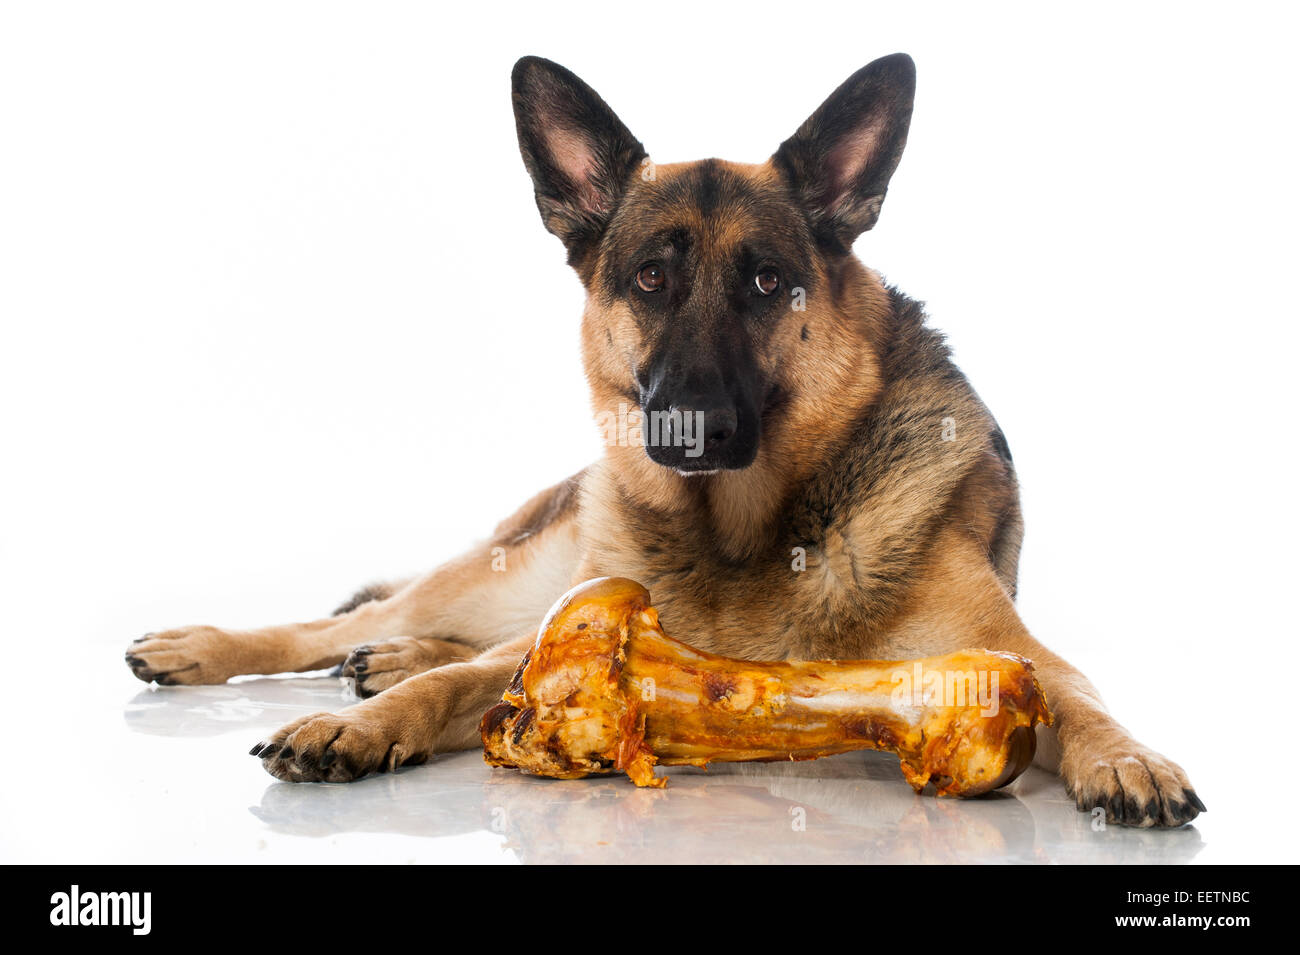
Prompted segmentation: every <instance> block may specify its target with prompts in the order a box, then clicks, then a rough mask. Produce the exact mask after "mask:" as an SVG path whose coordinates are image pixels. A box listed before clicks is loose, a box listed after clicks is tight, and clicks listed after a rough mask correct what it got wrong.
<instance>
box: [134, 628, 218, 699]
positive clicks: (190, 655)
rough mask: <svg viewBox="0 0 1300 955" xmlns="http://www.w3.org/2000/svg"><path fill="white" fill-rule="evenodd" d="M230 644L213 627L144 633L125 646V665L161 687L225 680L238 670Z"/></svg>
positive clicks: (137, 674) (143, 678) (142, 678)
mask: <svg viewBox="0 0 1300 955" xmlns="http://www.w3.org/2000/svg"><path fill="white" fill-rule="evenodd" d="M229 644H230V639H229V635H228V634H227V633H226V632H225V631H223V630H218V629H217V628H216V627H183V628H181V629H179V630H164V631H161V632H159V633H146V634H145V635H144V636H143V637H141V638H140V639H138V640H136V641H135V642H134V643H132V644H131V646H130V647H129V648H128V649H127V651H126V665H127V666H129V667H130V668H131V672H132V673H134V674H135V675H136V676H137V677H138V678H139V679H141V680H143V681H144V682H145V683H151V682H152V683H158V684H159V685H160V686H176V685H185V686H195V685H199V684H211V683H225V682H226V681H227V680H229V679H230V678H231V677H232V676H235V675H237V673H238V670H236V669H233V668H231V666H230V663H229V659H228V658H229V657H230V653H229V652H228V651H229Z"/></svg>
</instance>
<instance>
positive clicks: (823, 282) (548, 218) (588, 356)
mask: <svg viewBox="0 0 1300 955" xmlns="http://www.w3.org/2000/svg"><path fill="white" fill-rule="evenodd" d="M914 86H915V71H914V69H913V65H912V61H911V59H910V58H909V57H908V56H906V55H904V54H896V55H894V56H888V57H884V58H883V59H879V60H876V61H875V62H873V63H871V64H870V65H868V66H866V67H864V68H863V69H861V70H859V71H858V72H857V73H855V74H854V75H853V76H852V77H850V78H849V79H848V80H847V81H846V82H845V83H844V84H843V85H842V86H840V87H839V89H837V90H836V91H835V92H834V93H833V94H831V96H830V98H829V99H827V100H826V102H825V103H824V104H823V105H822V106H821V107H820V108H819V109H818V110H817V111H816V112H814V113H813V114H812V116H811V117H810V118H809V119H808V120H807V121H806V122H804V124H803V125H802V126H800V127H799V129H798V130H797V131H796V132H795V134H794V135H793V136H791V137H790V138H789V139H787V140H786V141H785V142H784V143H782V144H781V146H780V148H779V149H777V151H776V153H775V155H773V156H772V157H771V158H770V159H769V160H768V161H767V162H766V163H763V164H761V165H741V164H736V163H729V162H723V161H720V160H716V159H706V160H702V161H699V162H692V163H677V164H672V165H656V164H654V163H653V162H652V161H651V160H650V158H649V156H648V155H647V153H646V151H645V149H644V148H642V145H641V143H640V142H638V141H637V139H636V138H635V137H634V136H633V135H632V134H631V133H630V132H629V131H628V129H627V127H626V126H624V125H623V123H622V122H621V121H620V120H619V119H618V117H617V116H615V115H614V112H613V111H612V110H611V109H610V108H609V106H607V105H606V104H605V102H604V100H602V99H601V98H600V97H599V96H598V95H597V94H596V93H595V91H593V90H592V89H591V88H590V87H589V86H587V85H586V84H585V83H583V82H582V80H580V79H578V77H576V76H574V75H573V74H572V73H570V72H569V71H568V70H566V69H564V68H563V67H561V66H558V65H557V64H555V63H552V62H550V61H548V60H544V59H539V58H536V57H526V58H524V59H522V60H520V61H519V62H518V64H516V66H515V70H514V76H513V89H514V107H515V118H516V123H517V126H518V132H519V144H520V149H521V151H522V152H523V157H524V164H525V165H526V166H527V169H528V172H529V174H530V175H531V176H532V179H533V184H534V189H535V195H536V199H537V206H538V209H539V210H540V211H541V214H542V220H543V221H544V222H545V224H546V227H547V229H549V230H550V231H551V232H552V233H554V234H555V235H557V236H558V237H559V238H560V239H561V240H562V241H563V242H564V244H565V246H566V248H567V249H568V253H569V263H570V264H571V265H572V266H573V267H574V268H575V269H576V270H577V272H578V274H579V276H580V277H581V279H582V281H583V284H584V285H585V286H586V289H587V300H588V304H587V310H586V315H585V318H584V333H583V334H584V360H585V363H586V368H587V374H588V377H589V379H590V381H591V385H592V390H593V397H594V402H595V408H596V412H597V415H598V418H599V419H601V421H602V426H603V427H605V429H606V436H607V443H611V444H614V445H624V444H633V445H636V446H637V447H636V450H635V451H634V452H626V453H625V454H624V457H623V461H624V463H625V465H627V466H636V467H639V468H644V467H646V465H647V462H646V460H645V454H648V455H649V459H650V461H652V462H654V464H655V465H658V466H661V467H662V468H663V469H667V473H670V474H671V473H674V472H675V473H676V474H680V475H684V476H694V475H700V474H713V473H718V472H723V473H725V472H731V471H737V470H741V469H748V468H750V467H751V466H752V465H753V464H754V463H755V461H756V459H758V458H759V457H760V451H761V450H766V449H768V448H769V447H771V446H772V445H774V444H775V443H778V442H777V439H776V437H775V436H776V435H778V434H779V433H780V431H781V429H782V427H784V428H785V429H786V430H787V431H788V430H789V429H790V428H791V427H800V426H802V427H812V428H814V429H817V427H818V422H817V420H816V419H817V416H818V415H825V414H827V413H829V411H831V410H833V409H831V408H830V404H833V402H834V401H835V398H836V396H835V394H834V392H835V390H836V389H844V388H853V387H857V385H858V384H859V383H860V382H859V379H861V378H862V377H863V376H866V377H867V378H869V377H870V375H871V373H872V369H871V368H867V367H864V363H867V364H869V363H870V358H869V356H868V353H869V351H870V349H869V339H870V335H871V331H870V329H868V328H866V327H864V325H863V314H864V312H866V311H869V310H870V309H868V308H864V303H863V299H864V297H865V298H870V297H871V290H870V289H869V288H867V287H866V286H867V285H869V284H870V283H868V282H866V280H865V276H866V275H867V273H866V270H865V269H863V268H862V267H861V266H860V264H858V263H857V260H856V259H854V258H853V257H852V254H851V252H850V248H851V246H852V244H853V240H854V239H855V238H856V237H857V236H858V235H859V234H860V233H862V232H863V231H865V230H867V229H870V228H871V227H872V225H873V224H874V223H875V221H876V217H877V215H878V214H879V212H880V206H881V201H882V200H883V199H884V196H885V191H886V188H887V186H888V183H889V179H890V176H891V175H892V174H893V171H894V168H895V167H896V165H897V164H898V160H899V157H900V155H901V154H902V151H903V145H904V142H905V140H906V137H907V128H908V122H909V120H910V118H911V112H912V95H913V89H914ZM747 109H748V107H747ZM751 119H752V113H751V114H747V115H743V116H737V121H745V122H748V121H750V120H751ZM876 288H878V283H877V286H876ZM845 397H849V396H845ZM805 443H806V442H805ZM642 446H643V447H644V452H642V451H641V447H642ZM631 454H635V455H636V456H637V461H636V462H633V461H632V459H631V457H630V455H631Z"/></svg>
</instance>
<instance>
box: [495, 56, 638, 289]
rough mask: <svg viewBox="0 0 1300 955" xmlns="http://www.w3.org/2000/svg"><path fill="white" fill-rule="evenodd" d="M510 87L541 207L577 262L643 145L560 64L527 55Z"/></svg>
mask: <svg viewBox="0 0 1300 955" xmlns="http://www.w3.org/2000/svg"><path fill="white" fill-rule="evenodd" d="M511 86H512V89H513V99H514V105H515V126H516V128H517V129H518V132H519V151H520V152H521V153H523V157H524V165H525V166H526V167H527V169H528V174H529V175H530V176H532V177H533V191H534V194H535V196H536V198H537V209H538V211H539V212H541V214H542V221H543V222H544V223H545V224H546V228H547V229H548V230H549V231H550V232H552V233H554V234H555V235H557V236H559V237H560V240H561V241H563V242H564V244H565V247H566V248H568V250H569V262H570V263H571V264H574V265H576V264H577V263H578V261H579V260H580V259H581V258H582V257H583V254H584V252H585V251H586V249H587V248H588V247H589V246H590V244H591V242H592V241H594V240H595V239H596V238H597V237H599V235H600V233H601V232H602V231H603V230H604V228H605V225H606V223H607V222H608V221H609V217H610V216H611V215H612V214H613V212H614V208H615V207H616V206H617V205H618V201H619V199H620V198H622V195H623V192H624V190H625V189H626V187H627V184H628V182H629V180H630V178H631V176H632V174H633V170H635V169H636V168H637V166H639V165H640V164H641V161H642V160H643V159H645V156H646V151H645V149H644V148H642V146H641V143H640V142H638V141H637V139H636V137H635V136H633V135H632V134H631V133H630V132H629V131H628V128H627V127H626V126H624V125H623V123H622V121H621V120H620V119H619V118H618V117H617V116H616V115H614V111H613V110H612V109H610V108H609V106H608V105H606V103H605V101H604V100H603V99H601V98H600V97H599V96H598V95H597V94H596V91H595V90H593V89H592V88H591V87H590V86H588V85H587V84H586V83H584V82H583V81H582V80H580V79H578V77H576V76H574V75H573V74H572V73H570V72H569V71H568V70H566V69H565V68H564V67H562V66H560V65H559V64H558V63H552V62H551V61H550V60H544V59H542V58H541V57H538V56H526V57H524V58H523V59H521V60H520V61H519V62H518V63H516V64H515V69H514V73H513V74H512V76H511Z"/></svg>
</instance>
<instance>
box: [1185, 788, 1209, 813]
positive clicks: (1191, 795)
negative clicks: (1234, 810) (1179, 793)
mask: <svg viewBox="0 0 1300 955" xmlns="http://www.w3.org/2000/svg"><path fill="white" fill-rule="evenodd" d="M1183 795H1184V796H1186V797H1187V801H1188V802H1189V803H1191V804H1192V805H1193V806H1195V807H1196V808H1197V809H1198V810H1199V811H1200V812H1209V811H1210V810H1208V809H1206V808H1205V803H1203V802H1201V797H1200V796H1198V795H1196V790H1194V789H1184V790H1183Z"/></svg>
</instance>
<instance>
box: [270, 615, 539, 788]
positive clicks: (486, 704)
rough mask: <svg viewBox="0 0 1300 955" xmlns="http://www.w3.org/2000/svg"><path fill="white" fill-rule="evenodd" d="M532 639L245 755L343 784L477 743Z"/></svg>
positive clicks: (322, 717) (287, 776)
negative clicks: (480, 727) (484, 721)
mask: <svg viewBox="0 0 1300 955" xmlns="http://www.w3.org/2000/svg"><path fill="white" fill-rule="evenodd" d="M535 638H536V634H535V633H533V632H529V633H527V634H526V635H524V636H521V637H518V638H517V639H515V640H511V641H509V642H507V643H503V644H501V645H500V646H497V647H494V648H492V649H491V650H488V651H486V652H484V653H482V654H480V655H479V656H477V657H475V658H474V659H473V660H469V661H466V662H463V663H451V664H448V665H446V666H443V667H439V668H438V669H436V670H430V671H428V672H426V673H420V674H417V675H416V676H413V677H411V678H410V679H407V680H405V681H403V682H401V683H399V684H397V685H396V686H394V687H392V688H391V689H388V690H385V691H384V692H382V693H380V694H379V695H378V696H375V697H373V698H371V699H369V700H366V701H364V702H362V703H357V704H355V705H353V706H349V707H347V708H345V709H343V710H340V711H339V712H337V713H315V714H312V715H311V716H304V717H302V718H301V719H297V720H294V721H293V722H292V723H289V724H287V725H285V726H282V727H281V728H280V729H279V730H277V731H276V732H275V733H274V734H273V735H272V736H271V738H270V739H269V740H267V741H264V742H260V743H258V744H257V745H256V746H254V747H253V749H252V754H253V755H254V756H258V757H260V758H261V760H262V766H263V768H265V769H266V771H267V772H268V773H270V774H271V775H272V776H275V777H277V778H279V779H283V780H286V781H288V782H348V781H350V780H353V779H358V778H360V777H361V776H365V775H367V774H368V773H373V772H385V771H392V770H394V769H396V768H397V767H398V766H402V765H410V764H414V763H422V762H424V761H425V760H426V759H428V758H429V756H431V755H433V754H434V753H445V752H452V751H455V750H462V749H471V748H473V747H475V746H478V745H479V732H478V725H479V720H480V719H481V718H482V716H483V714H484V712H486V711H487V710H488V709H489V708H490V707H491V706H492V704H493V703H495V702H497V701H498V700H499V699H500V698H501V694H502V692H503V691H504V690H505V688H506V685H507V684H508V683H509V682H510V678H511V677H512V676H513V675H514V672H515V670H516V669H517V668H518V666H519V661H520V659H521V658H522V657H523V655H524V653H525V651H527V649H528V648H529V647H530V646H532V643H533V640H534V639H535Z"/></svg>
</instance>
